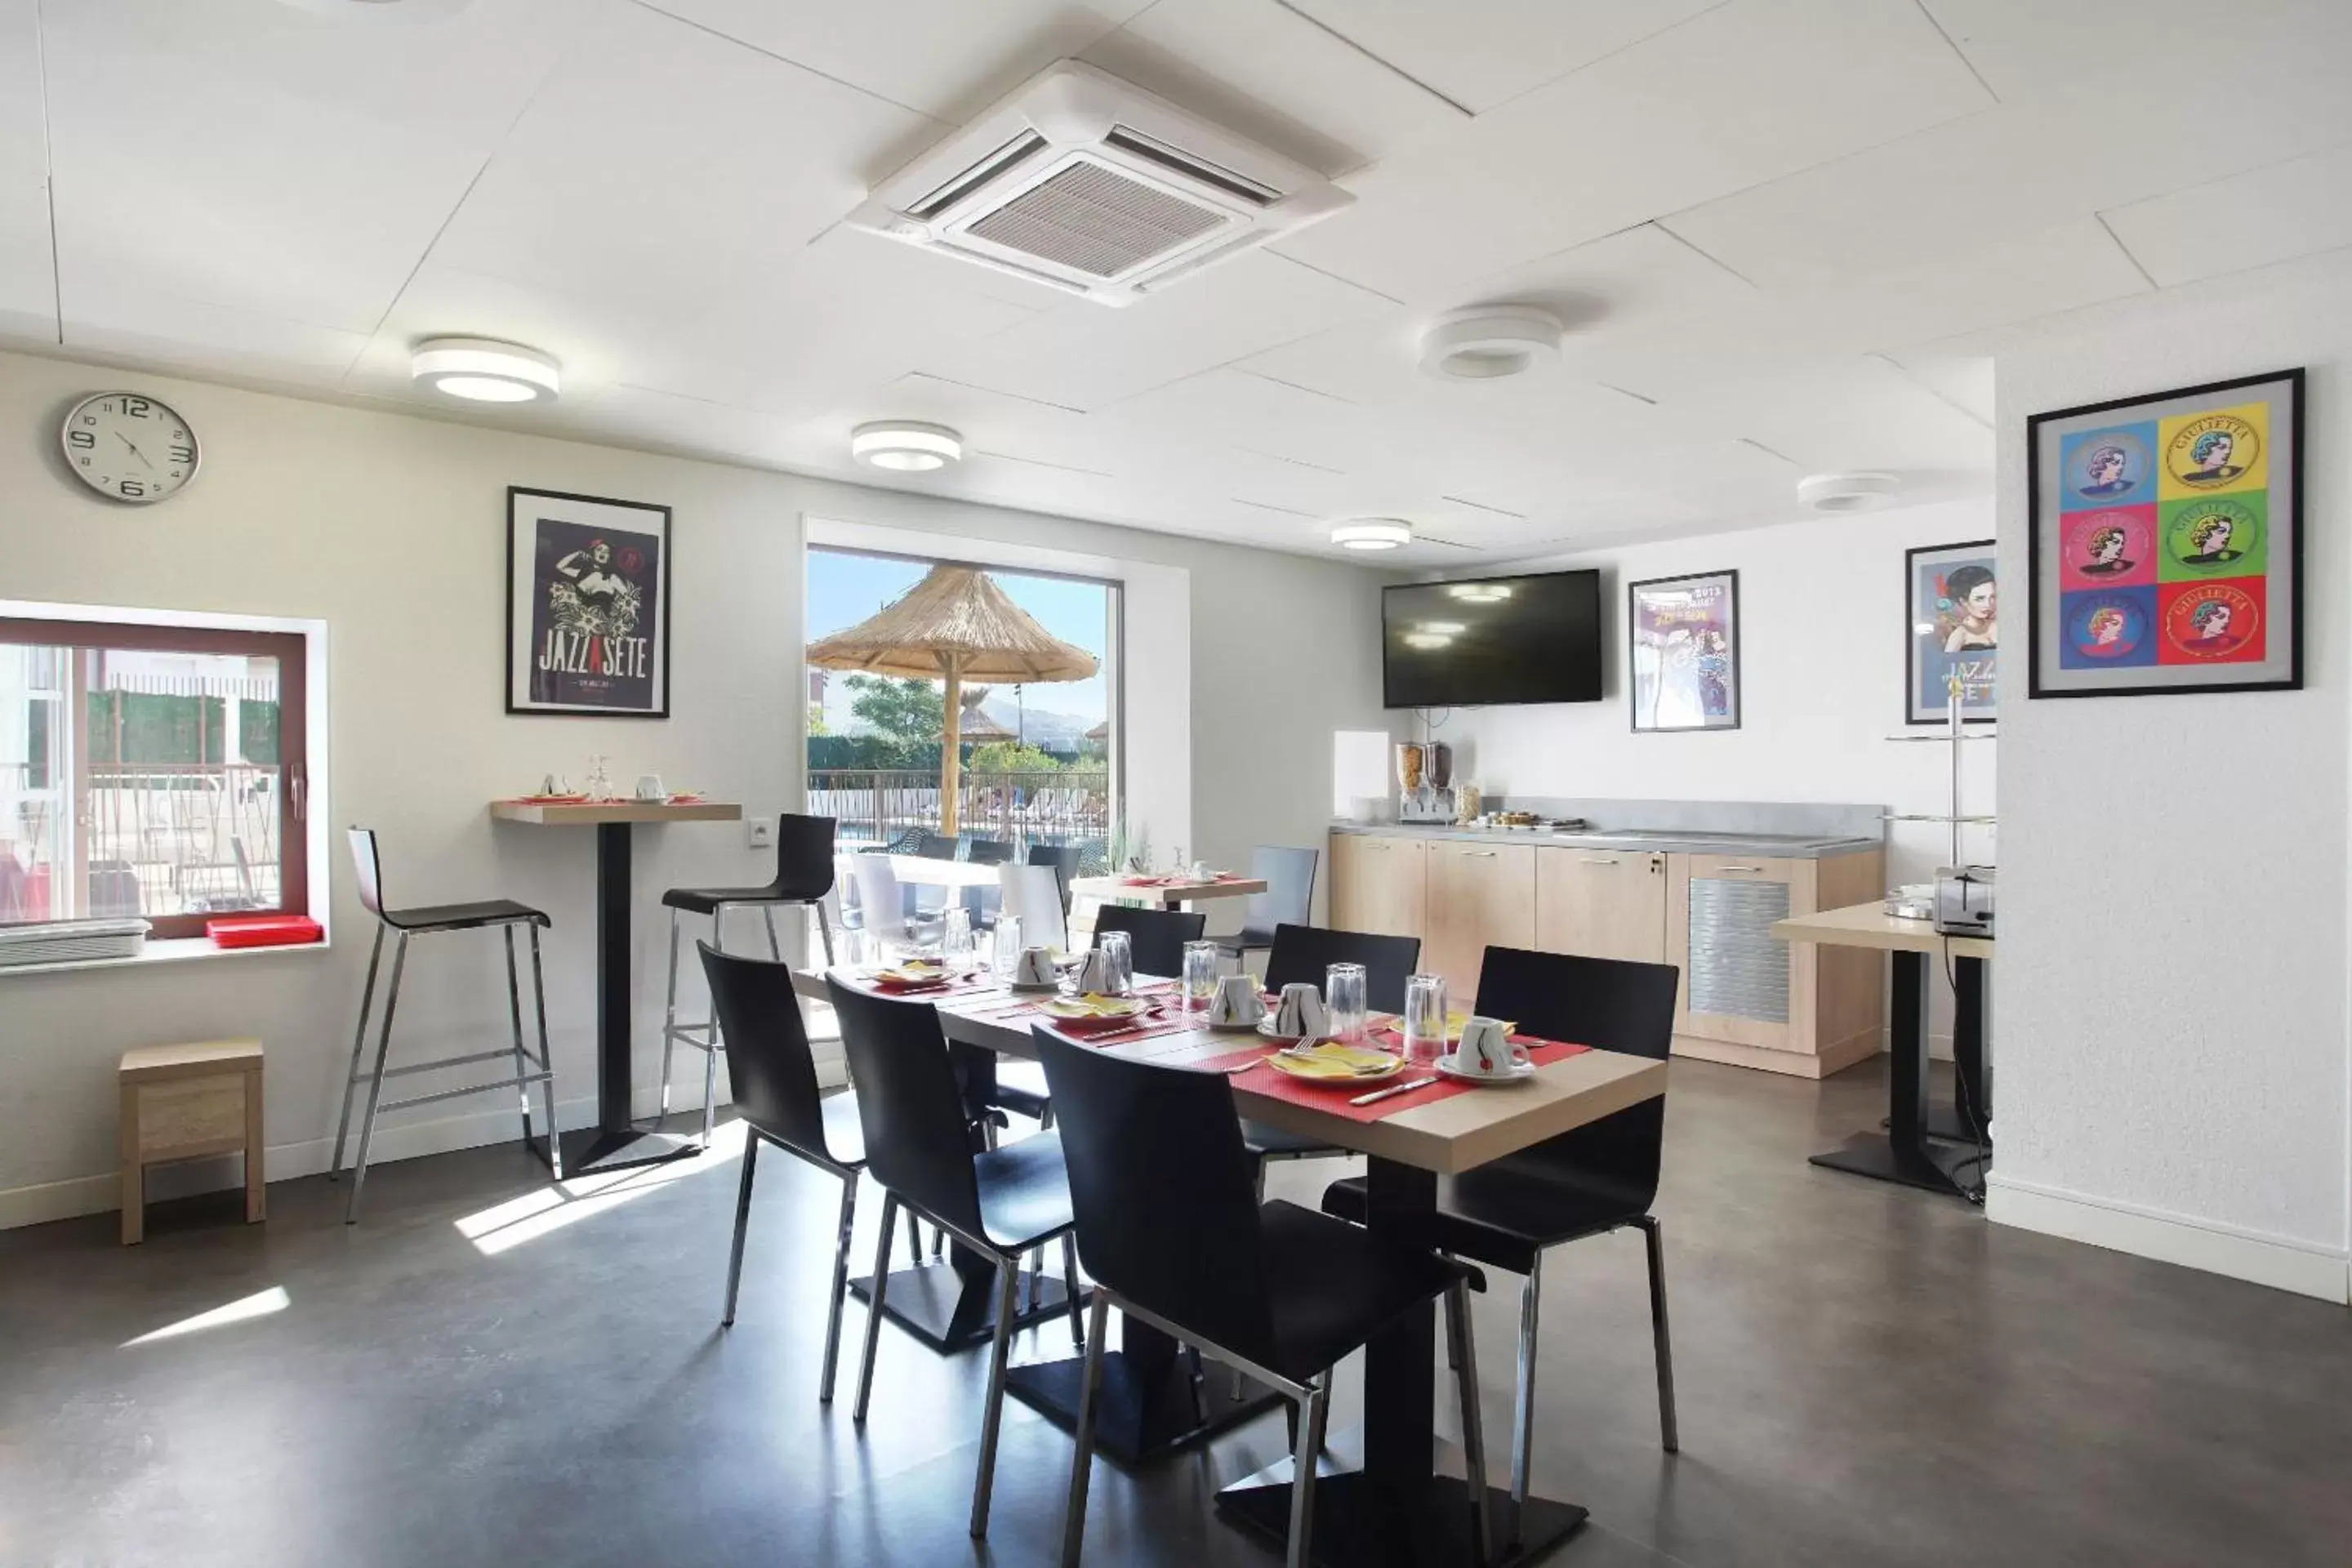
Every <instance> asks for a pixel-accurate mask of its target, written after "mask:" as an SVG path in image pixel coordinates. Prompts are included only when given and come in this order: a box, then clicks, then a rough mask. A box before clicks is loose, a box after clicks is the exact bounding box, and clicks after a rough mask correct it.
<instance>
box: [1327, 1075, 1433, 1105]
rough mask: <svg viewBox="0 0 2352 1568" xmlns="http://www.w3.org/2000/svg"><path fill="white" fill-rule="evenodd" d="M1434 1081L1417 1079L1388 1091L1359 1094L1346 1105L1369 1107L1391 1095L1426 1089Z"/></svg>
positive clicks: (1379, 1090)
mask: <svg viewBox="0 0 2352 1568" xmlns="http://www.w3.org/2000/svg"><path fill="white" fill-rule="evenodd" d="M1436 1081H1437V1080H1436V1079H1433V1078H1417V1079H1413V1080H1412V1082H1411V1083H1400V1084H1397V1085H1394V1086H1393V1087H1391V1088H1389V1089H1374V1090H1372V1092H1371V1093H1370V1094H1360V1095H1358V1096H1356V1098H1355V1099H1353V1100H1349V1101H1348V1103H1349V1104H1350V1105H1370V1104H1372V1103H1373V1102H1375V1101H1376V1100H1386V1099H1387V1098H1388V1097H1389V1096H1391V1095H1392V1094H1411V1093H1412V1091H1413V1090H1414V1089H1427V1088H1428V1087H1429V1086H1430V1085H1431V1084H1433V1083H1435V1082H1436Z"/></svg>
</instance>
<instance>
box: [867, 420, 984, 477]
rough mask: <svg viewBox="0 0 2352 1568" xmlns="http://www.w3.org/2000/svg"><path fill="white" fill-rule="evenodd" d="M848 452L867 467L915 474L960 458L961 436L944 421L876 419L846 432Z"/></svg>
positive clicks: (961, 458)
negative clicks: (927, 422)
mask: <svg viewBox="0 0 2352 1568" xmlns="http://www.w3.org/2000/svg"><path fill="white" fill-rule="evenodd" d="M849 455H850V456H851V457H853V458H856V459H857V460H858V461H859V462H861V463H864V464H865V465H866V467H867V468H891V469H895V470H897V471H898V472H900V473H908V474H919V473H924V472H927V471H929V469H932V468H946V467H947V466H948V465H949V464H950V463H955V462H961V461H962V460H963V437H961V436H960V435H958V434H957V433H956V432H954V431H953V430H950V429H949V428H948V427H947V426H944V425H925V424H922V423H920V422H919V421H916V420H912V419H877V420H874V421H872V422H870V423H868V424H865V425H860V426H858V427H857V428H856V429H855V430H852V431H851V432H850V433H849Z"/></svg>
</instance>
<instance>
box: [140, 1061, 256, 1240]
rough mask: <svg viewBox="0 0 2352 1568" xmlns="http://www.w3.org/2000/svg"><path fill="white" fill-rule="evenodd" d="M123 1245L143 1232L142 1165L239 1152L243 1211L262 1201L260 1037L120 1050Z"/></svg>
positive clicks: (249, 1212) (250, 1213) (252, 1214)
mask: <svg viewBox="0 0 2352 1568" xmlns="http://www.w3.org/2000/svg"><path fill="white" fill-rule="evenodd" d="M116 1078H117V1080H118V1081H119V1082H120V1083H121V1088H122V1244H123V1245H124V1246H125V1247H128V1246H130V1245H131V1244H132V1243H133V1242H136V1241H138V1240H140V1239H141V1238H142V1237H144V1236H145V1234H146V1222H147V1167H148V1166H150V1165H160V1164H163V1163H166V1162H168V1161H172V1160H194V1159H199V1158H202V1157H203V1156H205V1155H207V1154H233V1153H236V1152H240V1151H241V1152H243V1153H244V1155H245V1218H246V1223H247V1224H248V1225H253V1224H257V1223H259V1221H260V1220H261V1219H262V1217H263V1213H264V1210H265V1208H266V1206H267V1200H266V1197H265V1193H264V1187H263V1180H264V1172H263V1160H262V1152H261V1151H262V1146H261V1042H260V1041H259V1040H207V1041H204V1042H202V1043H200V1044H196V1045H185V1046H141V1047H138V1048H137V1049H135V1050H129V1051H125V1052H123V1053H122V1065H121V1068H119V1069H118V1070H117V1073H116Z"/></svg>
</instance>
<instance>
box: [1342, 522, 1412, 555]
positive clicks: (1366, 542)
mask: <svg viewBox="0 0 2352 1568" xmlns="http://www.w3.org/2000/svg"><path fill="white" fill-rule="evenodd" d="M1331 542H1332V543H1334V544H1336V545H1338V546H1339V548H1340V549H1342V550H1394V549H1396V548H1397V547H1398V546H1399V545H1401V544H1411V543H1412V525H1411V524H1409V523H1404V522H1400V521H1397V520H1396V519H1395V518H1392V517H1360V518H1358V519H1356V521H1353V522H1335V523H1333V524H1332V525H1331Z"/></svg>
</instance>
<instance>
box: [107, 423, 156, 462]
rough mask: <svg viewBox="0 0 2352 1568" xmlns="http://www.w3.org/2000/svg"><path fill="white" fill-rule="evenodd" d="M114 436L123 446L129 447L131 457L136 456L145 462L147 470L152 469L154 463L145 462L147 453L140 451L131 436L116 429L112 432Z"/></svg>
mask: <svg viewBox="0 0 2352 1568" xmlns="http://www.w3.org/2000/svg"><path fill="white" fill-rule="evenodd" d="M114 438H115V439H116V440H118V441H120V442H121V443H122V444H123V445H124V446H126V447H130V448H131V456H132V457H134V458H138V459H139V460H140V461H141V462H142V463H146V464H147V468H149V470H150V471H152V470H153V468H154V467H155V465H154V464H152V463H148V462H147V454H146V453H144V452H142V451H141V450H140V449H139V447H138V445H137V444H136V443H135V442H133V441H132V440H131V437H128V436H125V435H124V434H123V433H122V432H121V431H120V430H117V431H116V432H115V433H114Z"/></svg>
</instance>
